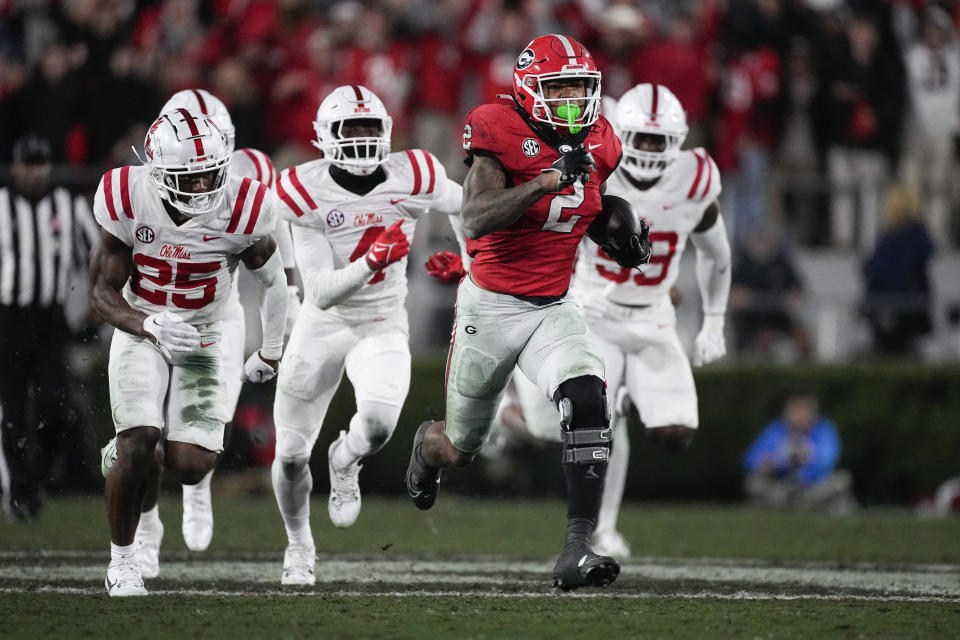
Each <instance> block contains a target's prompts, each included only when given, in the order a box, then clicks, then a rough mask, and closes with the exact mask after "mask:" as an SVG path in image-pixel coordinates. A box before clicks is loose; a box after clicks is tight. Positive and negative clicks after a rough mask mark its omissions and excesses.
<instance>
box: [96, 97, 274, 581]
mask: <svg viewBox="0 0 960 640" xmlns="http://www.w3.org/2000/svg"><path fill="white" fill-rule="evenodd" d="M144 154H145V156H146V164H145V165H143V166H139V167H129V166H127V167H121V168H119V169H113V170H111V171H109V172H107V173H106V174H105V175H104V177H103V180H102V181H101V183H100V186H99V187H98V189H97V193H96V196H95V198H94V207H93V211H94V215H95V216H96V218H97V222H99V223H100V225H101V226H102V227H103V231H102V232H101V239H100V245H99V246H98V247H97V251H96V254H95V255H94V258H93V262H92V266H91V272H90V279H91V295H92V298H93V305H94V308H95V309H96V311H97V312H98V313H99V314H100V315H101V317H103V318H104V319H105V320H106V321H107V322H109V323H110V324H112V325H113V326H114V327H116V328H117V329H120V331H115V332H114V335H113V341H112V343H111V346H110V364H109V379H110V402H111V408H112V415H113V420H114V425H115V428H116V431H117V438H116V452H117V457H116V460H115V461H114V462H113V464H112V466H111V468H110V470H109V473H108V475H107V483H106V484H107V486H106V497H107V511H108V519H109V522H110V534H111V562H110V565H109V566H108V568H107V577H106V581H105V583H106V587H107V590H108V592H109V594H110V595H111V596H126V595H145V594H146V589H145V588H144V586H143V579H142V574H141V569H140V564H139V562H138V559H137V554H136V551H135V546H134V536H135V531H136V529H137V524H138V521H139V520H140V514H141V511H142V507H143V503H144V500H145V497H146V495H147V494H148V493H149V492H150V491H151V487H155V486H156V484H157V482H158V478H159V475H160V472H161V466H166V467H167V468H168V469H170V470H171V471H172V472H173V473H174V474H175V475H176V477H177V478H178V480H179V481H180V482H184V483H188V484H189V483H197V482H199V481H200V480H201V479H203V477H204V476H205V475H206V474H207V473H208V472H209V471H210V469H212V468H213V466H214V464H215V463H216V460H217V457H218V456H219V453H220V451H221V450H222V447H223V428H224V423H225V422H226V420H228V419H229V417H230V416H229V414H228V413H227V402H226V385H225V378H226V377H227V374H226V372H225V371H224V368H223V360H222V348H223V344H222V340H223V336H222V321H223V319H224V317H225V313H226V311H227V298H228V296H229V292H230V288H231V286H232V283H233V277H234V272H235V270H236V268H237V265H238V264H239V263H240V262H241V261H242V262H243V263H244V266H245V267H246V268H247V269H248V270H249V271H250V273H251V275H252V276H253V277H254V279H255V280H256V281H257V283H258V284H259V286H260V289H261V295H260V313H261V319H262V321H263V343H262V345H263V346H262V347H261V348H260V349H259V350H258V351H257V352H256V353H254V354H253V355H251V356H250V358H249V359H248V360H247V362H246V364H245V365H244V375H246V376H247V378H248V379H251V380H253V381H255V382H263V381H266V380H269V379H270V378H272V377H273V376H274V375H275V372H276V368H277V366H278V361H279V359H280V354H281V351H282V347H283V325H284V322H285V318H286V305H287V292H286V284H285V282H284V278H283V268H282V265H281V262H280V258H279V256H278V255H276V251H275V249H276V244H275V242H274V240H273V238H272V237H271V236H270V231H271V230H272V229H273V227H274V224H275V220H276V212H275V207H274V196H273V194H272V193H271V192H270V190H269V189H268V188H267V186H266V185H264V184H262V183H259V182H256V181H254V180H251V179H249V178H243V179H240V178H235V177H228V169H229V165H230V153H229V151H228V148H227V139H226V136H225V135H224V134H223V133H222V132H221V131H220V130H219V129H218V128H217V127H216V125H215V124H214V123H213V121H212V120H210V119H209V118H207V117H206V116H203V115H202V114H199V113H191V112H190V111H189V110H187V109H184V108H180V109H176V110H174V111H170V112H167V113H164V114H162V115H161V116H160V117H159V118H157V120H156V121H155V122H154V123H153V125H152V126H151V127H150V130H149V131H148V133H147V135H146V139H145V141H144Z"/></svg>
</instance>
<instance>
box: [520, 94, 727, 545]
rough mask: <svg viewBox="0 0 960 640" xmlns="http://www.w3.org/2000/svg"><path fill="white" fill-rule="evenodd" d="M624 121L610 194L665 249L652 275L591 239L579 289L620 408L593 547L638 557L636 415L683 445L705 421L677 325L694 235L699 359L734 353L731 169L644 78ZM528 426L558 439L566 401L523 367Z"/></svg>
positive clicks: (627, 100) (657, 250)
mask: <svg viewBox="0 0 960 640" xmlns="http://www.w3.org/2000/svg"><path fill="white" fill-rule="evenodd" d="M613 124H614V129H615V130H616V132H617V135H619V136H620V138H621V139H622V140H623V155H624V159H623V162H621V163H620V166H619V167H618V169H617V171H616V172H614V174H613V175H612V176H611V177H610V178H609V179H608V180H607V193H609V194H613V195H617V196H620V197H621V198H624V199H626V200H628V201H629V202H630V203H631V204H632V205H633V206H634V207H635V208H636V209H637V211H638V212H639V213H640V215H641V216H643V217H644V218H645V219H646V221H647V223H648V224H649V225H650V242H651V243H652V245H653V256H652V257H651V258H650V263H649V264H648V265H645V266H644V267H642V271H636V270H631V269H625V268H622V267H620V266H619V265H618V264H617V263H616V262H614V261H613V260H611V259H610V258H609V257H607V256H606V254H604V253H603V251H602V250H601V249H600V247H598V246H597V245H596V244H595V243H593V242H592V241H591V240H590V239H589V238H584V240H583V243H582V244H581V245H580V251H579V257H578V262H577V267H576V272H575V274H574V279H573V287H572V289H573V292H574V294H575V295H576V296H577V299H578V300H579V302H580V304H581V306H582V307H583V312H584V318H586V320H587V324H588V326H589V327H590V330H591V331H592V332H593V334H594V335H595V337H596V339H597V343H598V344H599V345H600V348H601V350H602V352H603V357H604V362H605V372H606V382H607V388H608V389H610V397H616V398H617V401H616V402H614V406H613V407H612V413H613V420H612V422H611V424H613V425H614V442H615V443H616V445H615V446H614V447H613V448H612V451H611V454H610V460H609V463H608V465H609V466H608V467H607V477H606V482H605V484H604V491H603V500H602V502H601V507H600V515H599V518H598V521H597V528H596V530H595V531H594V536H593V544H594V549H595V551H596V552H597V553H600V554H604V555H613V556H621V557H624V556H629V555H630V549H629V546H628V545H627V543H626V541H625V540H624V539H623V536H622V535H621V534H620V533H619V532H618V531H617V529H616V521H617V515H618V513H619V510H620V503H621V500H622V498H623V487H624V483H625V481H626V475H627V463H628V460H629V451H630V449H629V447H630V445H629V440H628V437H627V428H626V422H627V417H628V414H629V413H630V412H632V411H633V408H632V407H631V406H630V403H631V402H632V405H633V407H635V410H636V411H637V412H639V417H640V420H641V422H642V424H643V425H644V427H645V433H646V436H647V438H648V439H649V440H650V441H651V442H653V443H654V444H656V445H657V446H659V447H661V448H663V449H665V450H667V451H670V452H674V453H676V452H680V451H683V450H684V449H685V448H686V447H687V446H688V445H689V444H690V442H691V440H692V439H693V436H694V434H695V433H696V429H697V426H698V424H699V415H698V411H697V392H696V388H695V386H694V381H693V373H692V372H691V369H690V362H689V360H688V359H687V356H686V354H685V352H684V350H683V346H682V345H681V343H680V339H679V337H678V336H677V330H676V312H675V310H674V307H673V304H672V301H671V299H670V288H671V287H672V286H673V284H674V283H675V282H676V281H677V276H678V274H679V271H680V256H681V255H683V250H684V248H685V247H686V244H687V239H688V238H689V239H690V240H691V241H692V242H693V245H694V247H696V249H697V267H696V269H697V283H698V286H699V289H700V296H701V299H702V305H703V325H702V328H701V330H700V332H699V333H698V335H697V337H696V340H695V346H694V364H695V365H696V366H700V365H704V364H708V363H710V362H713V361H714V360H717V359H719V358H721V357H723V356H724V354H725V353H726V346H725V342H724V337H723V319H724V314H725V312H726V308H727V297H728V295H729V292H730V275H731V274H730V245H729V242H728V240H727V233H726V229H725V226H724V223H723V217H722V216H721V215H720V210H719V207H718V205H717V198H718V196H719V195H720V174H719V172H718V170H717V166H716V164H715V163H714V161H713V159H712V158H710V155H709V154H708V153H707V152H706V150H705V149H703V148H697V149H687V150H683V151H681V150H680V147H681V146H682V145H683V141H684V138H685V137H686V134H687V122H686V115H685V114H684V111H683V107H682V106H681V104H680V101H679V100H677V98H676V96H674V95H673V93H672V92H671V91H670V90H669V89H667V88H666V87H665V86H663V85H654V84H641V85H638V86H636V87H634V88H633V89H631V90H630V91H628V92H627V93H626V94H624V96H623V97H622V98H621V99H620V101H619V103H618V104H617V106H616V110H615V111H614V118H613ZM513 382H514V384H515V385H516V391H517V396H518V397H519V401H520V405H521V407H522V408H523V414H524V419H525V421H526V426H527V429H528V430H529V431H530V432H531V434H533V435H535V436H537V437H538V438H541V439H544V440H554V441H555V440H557V434H556V418H557V410H556V407H553V406H551V405H550V404H549V403H546V402H544V401H543V399H542V394H540V393H539V392H538V391H537V388H536V386H535V385H533V383H532V382H530V381H529V380H527V379H526V378H525V377H524V376H523V375H516V374H515V375H514V378H513Z"/></svg>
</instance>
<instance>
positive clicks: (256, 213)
mask: <svg viewBox="0 0 960 640" xmlns="http://www.w3.org/2000/svg"><path fill="white" fill-rule="evenodd" d="M265 195H267V185H265V184H263V183H260V186H259V187H257V195H255V196H254V197H253V206H252V207H250V220H248V221H247V227H246V229H244V230H243V232H244V233H245V234H246V235H250V234H251V233H253V229H254V228H255V227H256V226H257V218H259V217H260V205H262V204H263V196H265Z"/></svg>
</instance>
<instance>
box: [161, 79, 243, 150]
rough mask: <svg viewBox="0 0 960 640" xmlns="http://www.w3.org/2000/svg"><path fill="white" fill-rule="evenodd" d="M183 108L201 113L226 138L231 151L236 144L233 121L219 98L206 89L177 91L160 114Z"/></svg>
mask: <svg viewBox="0 0 960 640" xmlns="http://www.w3.org/2000/svg"><path fill="white" fill-rule="evenodd" d="M180 107H183V108H184V109H186V110H187V111H189V112H190V113H202V114H203V115H205V116H207V117H208V118H210V119H211V120H213V124H215V125H217V128H219V129H220V131H222V132H223V135H225V136H227V146H228V147H229V149H230V151H233V148H234V146H235V145H236V143H237V129H236V128H235V127H234V126H233V120H232V119H231V118H230V112H229V111H227V106H226V105H225V104H223V102H221V101H220V98H218V97H217V96H215V95H213V94H212V93H210V92H209V91H207V90H206V89H184V90H183V91H177V92H176V93H175V94H173V95H172V96H170V99H169V100H167V102H166V104H164V105H163V108H162V109H160V113H166V112H167V111H173V110H174V109H179V108H180Z"/></svg>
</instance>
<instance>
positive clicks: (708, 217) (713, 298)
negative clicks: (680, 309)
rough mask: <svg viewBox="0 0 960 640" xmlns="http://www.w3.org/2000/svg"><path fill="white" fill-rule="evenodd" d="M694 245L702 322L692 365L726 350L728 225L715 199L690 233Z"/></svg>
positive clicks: (728, 289)
mask: <svg viewBox="0 0 960 640" xmlns="http://www.w3.org/2000/svg"><path fill="white" fill-rule="evenodd" d="M690 240H691V241H692V242H693V246H694V247H696V249H697V285H698V287H699V289H700V298H701V300H702V301H703V326H702V328H701V329H700V332H699V333H698V334H697V338H696V340H695V341H694V357H693V363H694V365H695V366H698V367H699V366H701V365H705V364H709V363H711V362H713V361H714V360H719V359H720V358H722V357H723V356H724V355H725V354H726V352H727V348H726V342H725V340H724V337H723V317H724V314H725V313H726V311H727V299H728V298H729V297H730V281H731V267H730V263H731V260H732V258H731V251H730V242H729V240H727V229H726V226H725V225H724V223H723V216H721V215H720V208H719V207H718V206H717V203H716V202H713V203H712V204H710V206H709V207H707V209H706V211H705V212H704V214H703V218H702V219H701V221H700V224H698V225H697V227H696V228H695V229H694V230H693V233H692V234H690Z"/></svg>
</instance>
